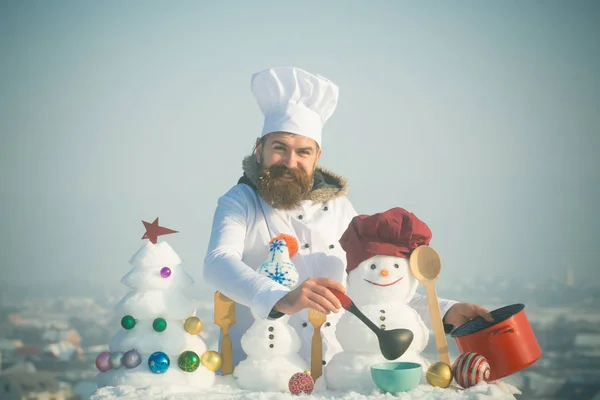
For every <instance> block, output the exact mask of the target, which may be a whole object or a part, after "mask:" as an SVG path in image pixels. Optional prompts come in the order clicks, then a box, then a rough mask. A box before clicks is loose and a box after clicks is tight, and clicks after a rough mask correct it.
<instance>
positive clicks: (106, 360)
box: [96, 351, 110, 372]
mask: <svg viewBox="0 0 600 400" xmlns="http://www.w3.org/2000/svg"><path fill="white" fill-rule="evenodd" d="M96 368H98V369H99V370H100V371H101V372H106V371H108V370H109V369H110V351H103V352H102V353H100V354H98V357H96Z"/></svg>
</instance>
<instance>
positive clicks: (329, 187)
mask: <svg viewBox="0 0 600 400" xmlns="http://www.w3.org/2000/svg"><path fill="white" fill-rule="evenodd" d="M242 169H243V171H244V175H243V176H242V177H241V178H240V179H239V181H238V183H245V184H246V185H249V186H251V187H252V188H253V189H256V185H257V183H258V177H259V174H260V166H259V165H258V162H257V161H256V157H255V156H253V155H249V156H247V157H245V158H244V161H242ZM349 189H350V187H349V185H348V181H347V180H346V178H344V177H342V176H341V175H338V174H335V173H333V172H331V171H328V170H326V169H325V168H321V167H319V166H317V170H316V171H315V177H314V183H313V188H312V190H311V192H310V194H309V195H308V198H307V200H312V201H314V202H318V203H322V202H324V201H329V200H333V199H335V198H337V197H342V196H345V195H347V194H348V190H349Z"/></svg>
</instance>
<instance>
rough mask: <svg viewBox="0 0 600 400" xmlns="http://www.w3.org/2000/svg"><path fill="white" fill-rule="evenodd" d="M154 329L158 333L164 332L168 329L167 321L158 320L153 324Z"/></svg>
mask: <svg viewBox="0 0 600 400" xmlns="http://www.w3.org/2000/svg"><path fill="white" fill-rule="evenodd" d="M152 327H153V328H154V330H155V331H156V332H163V331H164V330H165V329H167V321H165V320H164V319H163V318H156V319H155V320H154V322H153V323H152Z"/></svg>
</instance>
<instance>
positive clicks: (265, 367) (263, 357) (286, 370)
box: [233, 235, 308, 392]
mask: <svg viewBox="0 0 600 400" xmlns="http://www.w3.org/2000/svg"><path fill="white" fill-rule="evenodd" d="M297 251H298V242H297V241H296V239H295V238H294V237H293V236H289V235H279V236H277V237H276V238H274V239H273V240H272V241H271V243H270V246H269V255H268V258H267V261H265V262H264V263H263V264H262V265H261V266H260V268H259V269H258V273H259V274H261V275H265V276H267V277H269V278H271V279H273V280H274V281H276V282H277V283H279V284H281V285H284V286H286V287H288V288H290V289H293V288H294V287H295V286H296V285H297V284H298V281H299V275H298V271H297V270H296V267H295V266H294V264H293V263H292V262H291V260H290V259H291V258H292V257H293V256H294V255H295V254H296V252H297ZM252 315H253V316H254V320H255V321H254V323H253V324H252V325H251V326H250V328H248V330H247V331H246V332H245V333H244V335H243V336H242V339H241V346H242V349H243V350H244V352H245V353H246V355H247V356H248V357H247V358H246V359H245V360H243V361H241V362H240V363H239V364H238V365H237V366H236V368H235V369H234V371H233V376H234V377H235V378H236V381H237V385H238V386H239V387H240V388H242V389H247V390H253V391H263V392H276V391H277V392H284V391H287V390H288V383H289V380H290V377H291V376H293V375H294V374H296V373H298V372H302V371H305V370H307V369H308V365H307V364H306V362H305V361H304V360H303V359H302V358H301V357H300V356H299V355H298V352H299V351H300V347H301V346H302V343H301V340H300V337H299V336H298V334H297V333H296V331H295V330H294V328H292V327H291V326H290V325H289V324H288V321H289V318H290V316H289V315H284V316H282V317H280V318H278V319H275V320H269V319H262V318H260V317H259V316H258V315H257V314H256V313H255V312H254V311H252Z"/></svg>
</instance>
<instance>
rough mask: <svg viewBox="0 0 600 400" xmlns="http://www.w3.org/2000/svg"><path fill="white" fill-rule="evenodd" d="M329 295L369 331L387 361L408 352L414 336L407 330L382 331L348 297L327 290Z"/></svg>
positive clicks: (332, 290)
mask: <svg viewBox="0 0 600 400" xmlns="http://www.w3.org/2000/svg"><path fill="white" fill-rule="evenodd" d="M329 290H331V293H333V294H334V295H335V297H337V298H338V299H339V300H340V302H341V303H342V307H344V309H345V310H347V311H350V312H351V313H352V314H354V315H355V316H356V317H357V318H358V319H360V320H361V321H362V322H363V323H364V324H365V325H367V326H368V327H369V329H371V330H372V331H373V332H374V333H375V335H377V339H378V340H379V349H380V350H381V354H383V356H384V357H385V358H386V359H387V360H395V359H397V358H398V357H400V356H402V354H404V353H405V352H406V350H408V347H409V346H410V344H411V343H412V341H413V338H414V335H413V333H412V331H411V330H409V329H402V328H400V329H392V330H390V331H386V330H383V329H381V328H379V327H378V326H377V325H375V324H374V323H373V322H372V321H371V320H370V319H369V318H367V316H366V315H365V314H363V313H362V312H361V311H360V310H359V309H358V307H356V305H355V304H354V302H353V301H352V300H350V297H348V296H347V295H345V294H344V293H341V292H338V291H337V290H335V289H329Z"/></svg>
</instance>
